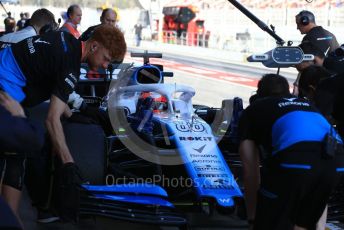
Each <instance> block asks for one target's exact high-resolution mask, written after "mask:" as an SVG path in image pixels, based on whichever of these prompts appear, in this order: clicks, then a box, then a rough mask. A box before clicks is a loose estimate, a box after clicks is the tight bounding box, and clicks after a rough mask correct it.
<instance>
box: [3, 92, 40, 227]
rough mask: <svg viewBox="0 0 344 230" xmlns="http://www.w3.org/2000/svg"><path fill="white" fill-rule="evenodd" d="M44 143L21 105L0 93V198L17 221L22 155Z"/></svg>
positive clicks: (21, 179) (22, 175)
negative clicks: (0, 196) (0, 197)
mask: <svg viewBox="0 0 344 230" xmlns="http://www.w3.org/2000/svg"><path fill="white" fill-rule="evenodd" d="M43 143H44V129H43V127H42V126H41V125H40V124H39V123H38V122H34V121H31V120H29V119H27V118H26V116H25V114H24V110H23V108H22V107H21V105H20V104H19V103H18V102H17V101H15V100H14V99H12V98H11V96H9V95H8V94H7V93H5V92H3V91H1V90H0V175H1V179H0V188H1V189H0V194H1V195H2V197H3V198H4V199H5V201H6V202H7V203H8V205H9V206H10V208H11V209H12V211H13V212H14V213H15V215H16V216H17V219H18V220H19V214H18V207H19V201H20V195H21V192H20V191H21V189H22V186H23V177H24V171H25V157H24V154H26V153H28V152H30V153H31V152H35V151H39V150H40V149H41V148H42V146H43ZM18 174H19V175H18ZM16 175H18V176H16ZM0 219H1V218H0Z"/></svg>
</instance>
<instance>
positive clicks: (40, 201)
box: [0, 8, 58, 223]
mask: <svg viewBox="0 0 344 230" xmlns="http://www.w3.org/2000/svg"><path fill="white" fill-rule="evenodd" d="M57 29H58V24H57V23H56V22H55V17H54V15H53V14H52V13H51V12H50V11H49V10H47V9H44V8H42V9H38V10H36V11H35V12H34V13H33V15H32V18H31V19H30V20H29V25H28V26H27V27H25V28H24V29H22V30H21V31H17V32H13V33H10V34H6V35H4V36H2V37H1V38H0V43H2V45H1V47H2V48H4V47H7V46H10V45H12V44H14V43H17V42H19V41H21V40H24V39H25V38H28V37H32V36H35V35H37V33H39V34H40V35H43V34H45V33H48V32H52V31H55V30H57ZM43 152H44V150H43ZM48 154H49V153H46V155H48ZM42 155H43V154H42V153H37V154H35V155H34V157H30V156H28V157H26V159H25V185H26V189H27V191H28V194H29V196H30V198H31V201H32V204H33V205H34V206H35V207H36V208H37V222H40V223H42V222H43V223H46V222H52V221H56V220H58V217H57V216H56V215H53V214H52V212H48V211H47V210H45V209H43V208H42V207H44V206H46V205H45V203H46V196H44V195H42V193H44V194H49V192H48V190H49V189H47V191H45V190H44V189H43V187H45V183H48V182H47V181H49V180H50V168H49V166H48V163H47V165H46V164H43V163H42V162H45V159H47V158H48V159H49V157H47V156H46V155H43V156H42ZM18 165H19V166H22V165H23V162H18ZM49 165H50V164H49ZM43 168H46V170H45V171H44V170H42V169H43ZM15 169H17V170H21V167H18V166H17V167H15V168H14V169H13V170H12V172H15ZM44 174H48V175H47V176H46V177H43V175H44ZM16 175H18V176H21V175H23V173H22V172H21V171H18V172H17V174H16ZM37 177H40V180H37ZM20 180H21V181H22V180H23V178H20ZM38 191H40V192H38Z"/></svg>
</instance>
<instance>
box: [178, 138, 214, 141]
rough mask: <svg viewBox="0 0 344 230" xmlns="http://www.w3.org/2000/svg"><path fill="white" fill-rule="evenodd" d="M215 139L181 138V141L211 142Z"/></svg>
mask: <svg viewBox="0 0 344 230" xmlns="http://www.w3.org/2000/svg"><path fill="white" fill-rule="evenodd" d="M212 139H213V137H179V140H180V141H211V140H212Z"/></svg>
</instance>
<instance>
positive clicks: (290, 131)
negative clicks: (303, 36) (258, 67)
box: [239, 74, 344, 230]
mask: <svg viewBox="0 0 344 230" xmlns="http://www.w3.org/2000/svg"><path fill="white" fill-rule="evenodd" d="M239 133H240V138H241V143H240V148H239V153H240V156H241V159H242V162H243V170H244V187H245V201H246V209H247V216H248V221H249V224H250V226H251V228H252V229H266V230H268V229H276V230H277V229H278V230H283V229H316V228H317V222H318V221H319V219H320V217H321V216H322V214H323V213H325V212H324V210H325V207H326V204H327V202H328V200H329V196H330V193H331V191H332V190H333V189H334V187H335V186H336V184H337V183H338V179H339V176H340V173H341V172H342V171H343V169H344V157H343V156H342V154H343V147H342V140H341V139H340V137H339V135H338V134H337V133H336V131H335V130H334V129H333V128H332V126H331V125H330V124H329V123H328V122H327V120H326V119H325V118H324V117H323V116H322V115H321V114H320V113H318V112H317V110H316V109H315V108H314V107H313V106H312V105H311V104H310V103H309V102H308V101H306V100H304V99H300V98H295V97H293V96H291V95H290V92H289V84H288V82H287V80H286V79H285V78H284V77H282V76H280V75H276V74H267V75H264V76H263V77H262V79H261V80H260V81H259V83H258V90H257V94H256V95H255V96H254V100H251V104H250V106H248V107H247V108H246V109H245V110H244V111H243V113H242V116H241V118H240V123H239ZM260 164H262V168H261V169H260Z"/></svg>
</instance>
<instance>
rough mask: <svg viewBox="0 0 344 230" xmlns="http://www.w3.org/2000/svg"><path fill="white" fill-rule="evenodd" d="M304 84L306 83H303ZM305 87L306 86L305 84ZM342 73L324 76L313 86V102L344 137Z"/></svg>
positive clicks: (343, 82)
mask: <svg viewBox="0 0 344 230" xmlns="http://www.w3.org/2000/svg"><path fill="white" fill-rule="evenodd" d="M305 85H306V84H305ZM306 87H307V86H306ZM343 93H344V74H343V73H341V74H337V75H334V76H332V77H329V78H326V79H324V80H322V81H320V82H319V83H318V85H317V86H316V87H315V93H314V103H315V105H316V106H317V108H318V109H319V111H320V112H321V113H322V114H323V115H324V116H325V117H326V118H327V119H328V120H329V121H331V123H332V124H334V125H335V126H336V129H337V130H338V132H339V134H340V135H341V137H342V138H344V95H343Z"/></svg>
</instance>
